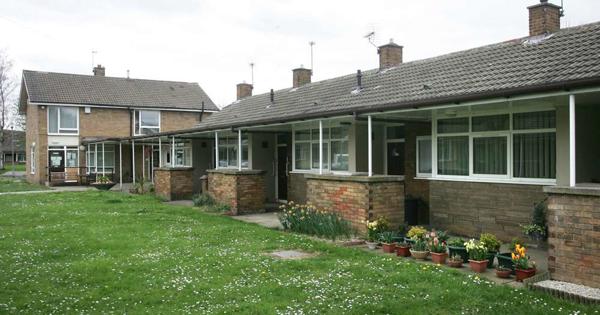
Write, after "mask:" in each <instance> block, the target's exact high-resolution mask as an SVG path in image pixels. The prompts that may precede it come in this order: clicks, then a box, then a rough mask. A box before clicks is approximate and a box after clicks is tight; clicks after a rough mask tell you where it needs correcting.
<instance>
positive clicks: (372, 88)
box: [197, 23, 600, 130]
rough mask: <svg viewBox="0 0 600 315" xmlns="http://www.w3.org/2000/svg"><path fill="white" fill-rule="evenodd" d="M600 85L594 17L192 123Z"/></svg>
mask: <svg viewBox="0 0 600 315" xmlns="http://www.w3.org/2000/svg"><path fill="white" fill-rule="evenodd" d="M591 84H596V85H598V84H600V23H594V24H588V25H582V26H577V27H572V28H566V29H562V30H560V31H558V32H556V33H554V34H551V35H550V36H547V37H525V38H521V39H515V40H510V41H506V42H502V43H498V44H493V45H488V46H483V47H479V48H474V49H469V50H465V51H460V52H455V53H451V54H447V55H442V56H439V57H435V58H429V59H424V60H418V61H412V62H406V63H403V64H401V65H398V66H396V67H393V68H390V69H385V70H379V69H373V70H369V71H364V72H363V73H362V88H361V89H360V90H358V89H357V80H356V74H351V75H346V76H342V77H337V78H333V79H329V80H324V81H319V82H313V83H310V84H306V85H304V86H301V87H299V88H287V89H283V90H278V91H275V93H274V99H275V101H274V102H273V103H271V101H270V95H269V93H266V94H261V95H256V96H251V97H247V98H245V99H242V100H240V101H236V102H234V103H232V104H231V105H229V106H227V107H225V108H223V109H222V110H221V112H219V113H216V114H214V115H211V117H209V118H207V119H206V120H205V121H204V122H203V123H201V124H200V125H199V126H198V128H197V129H198V130H206V129H211V128H222V127H225V128H227V127H226V126H234V127H235V126H245V125H246V126H247V125H252V124H262V123H270V122H283V121H290V120H297V119H302V118H311V117H323V116H324V115H334V114H340V115H341V114H348V113H352V112H353V111H357V112H359V113H360V112H369V111H375V110H382V109H391V108H407V107H415V106H418V107H420V106H429V105H437V104H443V103H446V104H447V103H451V102H461V101H468V100H475V99H484V98H491V97H503V96H508V95H515V94H522V93H527V92H543V91H550V90H558V89H564V88H568V87H575V86H580V85H591Z"/></svg>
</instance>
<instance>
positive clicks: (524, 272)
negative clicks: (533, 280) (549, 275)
mask: <svg viewBox="0 0 600 315" xmlns="http://www.w3.org/2000/svg"><path fill="white" fill-rule="evenodd" d="M515 275H516V276H517V281H523V279H527V278H529V277H532V276H533V275H535V269H533V268H529V269H518V268H517V269H515Z"/></svg>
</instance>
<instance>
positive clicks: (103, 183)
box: [90, 176, 115, 190]
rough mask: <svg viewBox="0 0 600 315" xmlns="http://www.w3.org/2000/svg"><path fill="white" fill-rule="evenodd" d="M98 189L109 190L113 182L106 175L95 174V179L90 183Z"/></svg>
mask: <svg viewBox="0 0 600 315" xmlns="http://www.w3.org/2000/svg"><path fill="white" fill-rule="evenodd" d="M90 185H91V186H92V187H96V189H98V190H110V189H111V188H112V187H113V186H114V185H115V183H114V182H113V181H112V180H110V178H109V177H108V176H97V177H96V181H95V182H93V183H91V184H90Z"/></svg>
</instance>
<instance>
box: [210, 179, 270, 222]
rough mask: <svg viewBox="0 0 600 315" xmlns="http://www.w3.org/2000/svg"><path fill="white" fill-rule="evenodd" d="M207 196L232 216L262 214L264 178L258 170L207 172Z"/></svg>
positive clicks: (263, 206) (263, 207)
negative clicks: (229, 210) (229, 208)
mask: <svg viewBox="0 0 600 315" xmlns="http://www.w3.org/2000/svg"><path fill="white" fill-rule="evenodd" d="M207 173H208V194H209V195H210V196H211V197H213V199H215V201H217V202H219V203H223V204H227V205H229V206H230V207H231V211H232V213H233V214H234V215H238V214H243V213H256V212H264V210H265V200H266V199H265V198H266V196H265V189H266V187H265V176H264V172H263V171H260V170H243V171H237V170H207Z"/></svg>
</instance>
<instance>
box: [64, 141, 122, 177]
mask: <svg viewBox="0 0 600 315" xmlns="http://www.w3.org/2000/svg"><path fill="white" fill-rule="evenodd" d="M92 152H93V153H94V158H93V159H92V158H91V154H92ZM107 152H108V153H112V154H113V161H112V163H111V164H112V165H110V164H108V163H106V161H103V162H104V173H107V171H106V169H107V168H108V169H112V172H114V171H115V170H116V168H117V166H116V164H117V146H116V145H115V144H112V143H111V144H104V158H105V159H106V156H107V154H106V153H107ZM65 154H66V153H65ZM100 157H102V143H95V144H88V150H87V152H86V169H87V173H88V174H102V163H100V164H98V159H99V158H100ZM91 161H94V165H91V163H90V162H91ZM92 170H93V171H92Z"/></svg>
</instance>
